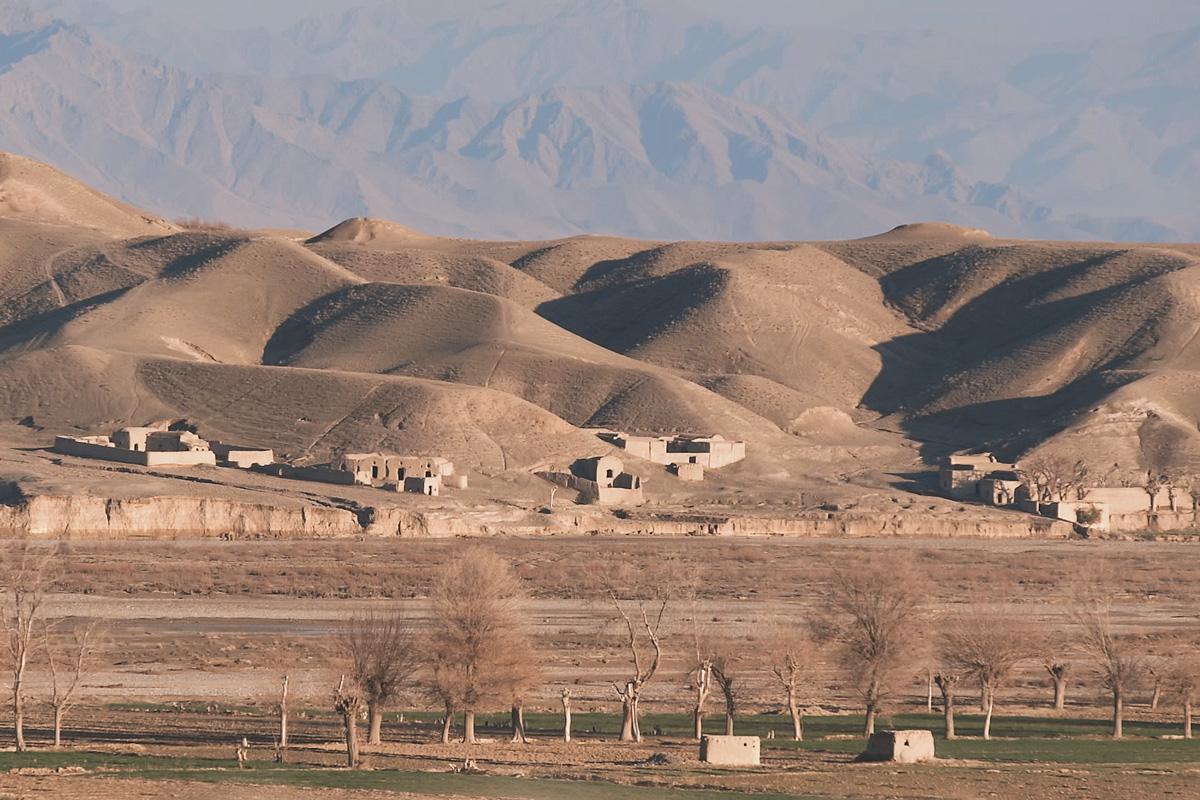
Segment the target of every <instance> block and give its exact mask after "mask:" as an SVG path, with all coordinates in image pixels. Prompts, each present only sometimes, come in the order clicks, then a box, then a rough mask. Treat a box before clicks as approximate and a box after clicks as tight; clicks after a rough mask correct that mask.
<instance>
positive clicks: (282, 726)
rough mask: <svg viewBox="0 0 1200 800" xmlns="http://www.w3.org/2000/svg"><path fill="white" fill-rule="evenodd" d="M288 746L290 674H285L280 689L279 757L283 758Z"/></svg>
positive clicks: (279, 758)
mask: <svg viewBox="0 0 1200 800" xmlns="http://www.w3.org/2000/svg"><path fill="white" fill-rule="evenodd" d="M287 748H288V676H287V675H284V676H283V685H282V686H281V687H280V690H279V744H278V747H277V758H278V760H280V761H282V760H283V754H284V753H286V752H287Z"/></svg>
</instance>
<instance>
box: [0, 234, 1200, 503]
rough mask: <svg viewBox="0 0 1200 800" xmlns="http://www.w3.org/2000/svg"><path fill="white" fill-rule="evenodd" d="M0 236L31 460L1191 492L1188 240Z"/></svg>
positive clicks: (695, 496)
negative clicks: (404, 458)
mask: <svg viewBox="0 0 1200 800" xmlns="http://www.w3.org/2000/svg"><path fill="white" fill-rule="evenodd" d="M50 216H51V217H52V216H53V215H50ZM0 231H4V232H7V233H8V234H9V235H8V237H7V238H6V239H4V240H3V241H4V242H5V245H4V247H3V248H2V249H0V257H3V261H2V262H0V276H2V277H3V280H0V309H3V311H4V315H5V316H4V318H3V320H0V424H2V423H4V422H10V423H11V422H23V423H24V424H25V425H26V426H32V427H30V428H28V430H31V431H34V432H35V433H31V434H30V435H31V436H33V435H35V434H36V435H41V436H43V437H44V436H48V435H49V434H50V433H52V432H54V431H59V430H80V431H89V432H95V431H102V430H105V429H107V428H111V427H114V426H117V425H121V424H131V423H134V424H144V423H148V422H154V421H164V420H173V419H181V418H186V419H188V420H191V421H192V422H194V423H196V424H198V425H200V426H201V428H202V430H203V432H204V433H205V434H206V435H209V436H213V437H215V438H225V439H232V440H237V441H243V442H248V443H261V444H263V445H265V446H271V447H274V448H275V449H277V450H278V451H279V452H280V453H281V454H282V455H283V456H284V457H286V458H289V459H296V460H300V461H304V462H319V461H322V460H324V459H326V458H328V457H329V455H330V454H331V453H333V452H336V451H340V450H363V449H385V450H395V451H403V452H423V453H438V454H442V455H446V456H449V457H451V458H453V459H454V460H455V461H456V462H459V463H460V464H462V465H463V466H464V468H466V469H468V470H479V471H483V472H484V473H486V474H488V475H493V476H509V477H507V478H504V479H503V480H511V481H517V482H518V483H519V482H521V481H526V482H529V481H532V482H533V483H530V484H529V486H533V485H534V484H536V481H535V480H534V479H533V478H532V477H531V476H530V475H529V473H530V472H531V471H533V470H535V469H539V468H545V467H556V468H561V467H562V466H564V465H566V464H569V463H570V462H571V461H572V460H573V459H575V458H578V457H582V456H586V455H591V454H594V453H599V452H605V450H606V448H607V446H606V445H605V444H604V443H602V442H601V441H600V440H599V439H597V438H596V437H595V436H594V435H593V434H592V433H591V432H589V431H586V430H582V429H583V428H589V427H611V428H616V429H624V430H632V431H639V432H663V433H667V432H676V431H689V432H704V433H721V434H724V435H726V436H729V437H734V438H740V439H745V440H747V441H748V442H749V443H750V448H749V452H750V455H749V457H748V458H747V460H746V461H745V462H744V463H742V464H739V465H736V466H735V467H732V468H730V469H727V470H721V471H718V472H715V473H713V474H712V475H711V476H710V479H709V480H707V481H706V482H705V483H704V484H701V485H699V486H695V485H692V486H688V485H685V484H682V483H680V482H679V481H677V480H676V479H674V478H673V477H670V476H668V475H667V474H666V473H665V471H663V470H662V469H661V468H659V467H656V466H653V465H649V464H645V463H636V462H634V463H632V464H631V466H633V467H634V468H635V469H637V470H638V471H641V472H642V473H643V474H644V475H646V476H647V477H648V479H649V483H648V485H649V486H651V487H652V491H651V497H652V498H655V497H657V498H658V500H656V501H654V502H660V501H661V502H663V503H668V504H675V507H684V506H689V505H690V504H692V503H697V502H698V503H701V504H702V505H703V504H704V503H725V502H729V503H734V504H751V505H753V504H754V503H756V502H758V500H756V499H755V498H758V497H765V496H768V495H769V496H772V497H776V498H789V497H790V498H792V499H794V498H795V497H796V496H797V495H796V493H797V492H799V491H801V490H803V492H806V493H809V494H807V495H806V496H809V497H812V496H817V497H821V496H833V495H831V494H829V493H838V492H841V493H842V494H847V493H848V494H849V495H855V493H858V494H859V495H862V496H864V497H868V496H869V497H874V498H876V499H878V500H879V502H885V503H897V504H899V505H900V506H901V507H907V506H908V505H911V501H901V500H896V499H892V500H889V499H887V498H889V497H893V498H894V497H896V495H894V494H889V493H894V492H903V487H905V486H908V484H907V483H905V482H904V481H905V480H906V479H902V478H900V477H897V476H901V475H910V474H911V473H912V472H913V471H914V470H915V469H917V468H918V464H919V462H918V455H917V450H918V449H920V450H922V451H923V453H924V455H925V456H927V457H933V456H936V455H938V454H939V453H942V452H945V451H947V450H949V449H952V448H960V447H992V448H998V449H1000V450H1001V452H1003V453H1004V454H1006V455H1013V456H1016V455H1020V454H1021V453H1023V452H1027V451H1030V450H1035V449H1039V448H1040V449H1046V450H1052V451H1057V452H1061V453H1064V454H1070V455H1072V456H1073V457H1086V458H1089V459H1092V460H1095V461H1097V462H1098V463H1097V464H1096V468H1097V469H1098V468H1100V467H1101V466H1103V464H1100V463H1099V462H1105V463H1106V464H1107V465H1111V464H1112V463H1121V464H1128V465H1131V466H1135V467H1140V468H1145V467H1146V466H1148V465H1156V466H1161V467H1162V468H1167V469H1175V470H1185V469H1186V470H1190V469H1198V468H1200V434H1197V433H1196V431H1197V420H1198V419H1200V402H1198V401H1196V400H1195V398H1196V397H1197V396H1200V395H1197V391H1196V390H1197V388H1198V387H1200V345H1197V341H1200V334H1198V331H1200V270H1198V269H1197V267H1198V266H1200V251H1197V250H1196V249H1195V248H1194V247H1189V246H1179V247H1173V246H1153V247H1152V246H1128V245H1126V246H1115V245H1105V244H1077V243H1055V242H1023V241H1013V240H1005V239H998V238H993V237H990V236H988V235H986V234H985V233H983V232H981V231H976V230H969V229H961V228H957V227H953V226H945V225H937V224H933V225H917V226H908V227H905V228H902V229H898V230H895V231H891V232H889V233H887V234H884V235H881V236H876V237H871V238H869V239H861V240H853V241H846V242H820V243H796V242H768V243H761V244H753V243H737V244H722V243H714V242H679V243H662V242H640V241H634V240H622V239H615V238H611V237H575V238H571V239H566V240H562V241H549V242H547V241H538V242H518V241H510V242H486V241H471V240H464V239H447V238H433V237H426V236H423V235H421V234H418V233H415V232H412V231H409V230H408V229H406V228H403V227H401V226H393V225H391V224H389V223H386V222H379V221H374V220H352V221H350V222H349V223H347V224H344V225H340V226H337V227H335V228H333V229H331V231H329V232H327V233H326V234H323V235H320V236H317V237H314V238H313V239H311V240H308V241H306V242H301V241H297V240H296V239H294V238H290V237H286V236H278V235H267V234H256V233H246V232H239V231H172V230H166V231H162V232H160V233H158V234H154V235H143V234H142V233H140V232H139V233H137V234H135V235H126V236H124V237H114V236H109V235H108V234H107V233H105V232H100V231H97V230H96V229H93V228H91V227H87V226H83V227H78V228H69V227H65V226H63V225H61V224H60V223H59V222H57V221H52V220H51V219H46V220H41V219H39V218H38V217H37V216H36V215H34V216H32V217H31V216H29V215H28V214H24V215H23V216H21V217H20V218H11V217H10V218H4V217H0ZM37 431H40V432H41V433H36V432H37ZM264 480H265V479H264ZM655 484H657V488H655ZM512 485H513V486H516V485H517V484H515V483H514V484H512ZM521 485H522V486H524V485H525V484H521ZM489 491H490V490H489ZM496 491H500V492H501V493H503V491H507V490H505V489H496ZM514 491H515V490H514ZM520 491H521V492H524V493H525V495H529V494H530V493H531V492H532V494H533V495H537V494H538V491H537V490H536V488H534V489H529V488H528V486H527V487H526V488H525V489H521V490H520ZM814 492H815V493H816V494H815V495H814V494H812V493H814ZM822 493H824V494H822ZM525 495H523V496H525ZM493 499H498V500H502V498H493ZM780 502H782V501H780ZM788 502H791V500H789V501H788ZM839 502H841V501H840V500H839ZM872 502H874V501H872Z"/></svg>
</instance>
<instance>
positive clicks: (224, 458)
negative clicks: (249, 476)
mask: <svg viewBox="0 0 1200 800" xmlns="http://www.w3.org/2000/svg"><path fill="white" fill-rule="evenodd" d="M54 450H55V451H56V452H58V453H62V454H64V455H70V456H78V457H80V458H99V459H104V460H106V461H119V462H121V463H124V464H140V465H142V466H149V467H165V466H173V467H194V466H216V465H218V464H220V465H221V466H228V467H241V468H243V469H248V468H249V467H251V466H254V465H257V464H270V463H271V462H272V461H274V460H275V454H274V453H273V452H272V451H270V450H262V449H257V448H252V447H241V446H238V445H230V444H222V443H220V442H212V443H210V442H206V441H205V440H204V439H201V438H200V437H199V436H197V435H196V434H194V433H192V432H190V431H171V430H165V429H163V428H149V427H128V428H120V429H118V430H116V431H114V432H113V434H112V435H111V436H55V437H54Z"/></svg>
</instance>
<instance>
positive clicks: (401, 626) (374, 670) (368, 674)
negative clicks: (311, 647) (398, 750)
mask: <svg viewBox="0 0 1200 800" xmlns="http://www.w3.org/2000/svg"><path fill="white" fill-rule="evenodd" d="M342 646H343V648H344V649H345V651H346V653H347V655H348V656H349V658H350V679H351V681H352V682H353V683H354V684H355V685H356V686H357V687H358V690H359V692H360V694H361V695H362V699H363V702H364V703H366V706H367V731H368V735H367V743H368V744H373V745H374V744H379V743H380V741H381V740H382V729H383V715H384V711H385V709H386V708H387V706H388V705H389V704H391V703H392V702H394V701H395V699H396V697H397V696H398V695H399V693H400V691H401V690H402V689H403V687H404V686H405V684H406V683H407V682H408V681H409V680H410V679H411V678H412V676H413V673H415V672H416V670H417V666H418V664H419V661H418V657H417V653H418V651H417V648H416V643H415V636H414V634H413V628H412V623H411V622H409V620H408V618H407V617H405V616H404V615H403V614H402V613H401V612H400V611H396V610H393V611H388V612H384V613H378V612H377V613H371V614H364V615H355V616H353V617H351V618H350V620H349V621H348V622H347V623H346V626H345V629H344V630H343V632H342Z"/></svg>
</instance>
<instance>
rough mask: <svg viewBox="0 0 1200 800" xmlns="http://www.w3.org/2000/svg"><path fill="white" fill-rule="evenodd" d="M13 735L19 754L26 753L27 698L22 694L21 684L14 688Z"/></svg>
mask: <svg viewBox="0 0 1200 800" xmlns="http://www.w3.org/2000/svg"><path fill="white" fill-rule="evenodd" d="M13 734H14V737H15V740H16V745H17V752H18V753H24V752H25V751H26V750H27V749H28V748H27V747H26V745H25V698H24V697H23V696H22V694H21V684H20V683H16V684H14V686H13Z"/></svg>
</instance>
